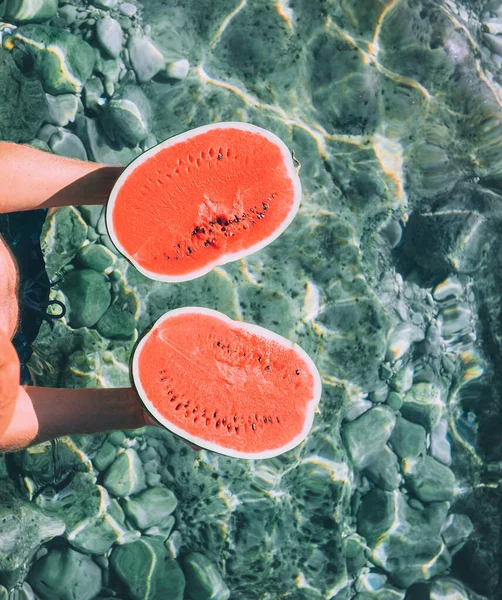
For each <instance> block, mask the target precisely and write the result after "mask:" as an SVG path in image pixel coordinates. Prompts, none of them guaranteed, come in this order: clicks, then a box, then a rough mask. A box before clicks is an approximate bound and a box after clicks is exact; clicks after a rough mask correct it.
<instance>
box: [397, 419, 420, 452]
mask: <svg viewBox="0 0 502 600" xmlns="http://www.w3.org/2000/svg"><path fill="white" fill-rule="evenodd" d="M425 436H426V432H425V429H424V428H423V427H422V426H421V425H417V424H416V423H412V422H411V421H407V420H406V419H403V418H402V417H398V418H397V419H396V425H395V427H394V429H393V430H392V433H391V435H390V438H389V442H390V443H391V445H392V448H393V449H394V452H395V453H396V454H397V455H398V456H399V457H400V458H416V457H417V456H420V455H421V454H422V455H423V454H425Z"/></svg>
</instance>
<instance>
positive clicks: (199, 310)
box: [131, 306, 322, 459]
mask: <svg viewBox="0 0 502 600" xmlns="http://www.w3.org/2000/svg"><path fill="white" fill-rule="evenodd" d="M184 314H202V315H207V316H210V317H214V318H216V319H219V320H221V321H223V322H224V323H226V324H229V325H231V326H232V327H233V328H240V329H244V330H246V331H249V332H251V333H254V334H256V335H258V336H260V337H264V338H266V339H269V340H273V341H274V342H278V343H279V344H281V345H282V346H284V347H286V348H288V349H293V350H294V351H295V352H296V353H297V354H298V355H299V356H300V358H301V359H302V360H304V361H305V363H306V365H307V366H308V368H309V370H310V372H311V374H312V377H313V379H314V390H313V395H312V399H311V400H310V402H309V403H308V405H307V416H306V419H305V423H304V425H303V429H302V431H301V432H300V433H299V434H298V435H297V436H296V437H295V438H293V439H292V440H291V441H290V442H288V443H287V444H286V445H285V446H283V447H281V448H275V449H273V450H268V451H265V452H255V453H248V452H239V451H237V450H232V449H231V448H226V447H225V446H220V445H219V444H214V443H212V442H208V441H207V440H205V439H202V438H199V437H197V436H194V435H189V434H187V432H186V431H185V430H184V429H182V428H180V427H178V426H177V425H174V424H172V423H170V422H169V421H168V419H166V417H165V416H164V415H162V414H161V413H160V412H159V411H158V410H157V409H156V408H155V407H154V406H153V405H152V403H151V402H150V400H149V399H148V396H147V394H146V392H145V390H144V388H143V385H142V384H141V380H140V376H139V371H138V360H139V356H140V354H141V350H142V348H143V346H144V344H145V343H146V342H147V340H148V338H149V337H150V335H152V334H153V332H154V331H155V330H156V329H157V328H158V326H159V325H160V324H161V323H163V322H164V321H166V320H167V319H170V318H172V317H175V316H178V315H184ZM131 375H132V380H133V384H134V387H135V388H136V392H137V394H138V395H139V397H140V399H141V401H142V403H143V405H144V406H145V408H146V410H147V411H148V413H149V414H150V415H151V416H152V417H153V418H154V419H155V420H156V421H158V422H159V423H160V424H161V425H163V426H164V427H165V428H166V429H168V430H169V431H172V432H173V433H175V434H176V435H178V436H180V437H182V438H184V439H185V440H188V441H189V442H192V443H193V444H196V445H197V446H200V447H201V448H204V449H206V450H212V451H213V452H218V453H219V454H224V455H226V456H232V457H234V458H247V459H261V458H273V457H274V456H278V455H280V454H283V453H284V452H287V451H288V450H291V449H292V448H295V447H296V446H298V444H300V442H302V441H303V440H304V439H305V438H306V437H307V435H308V433H309V431H310V429H311V428H312V423H313V421H314V414H315V411H316V409H317V406H318V404H319V400H320V399H321V393H322V384H321V377H320V375H319V371H318V370H317V367H316V366H315V364H314V362H313V361H312V359H311V358H310V356H309V355H308V354H307V353H306V352H305V350H303V349H302V348H301V347H300V346H298V344H295V343H293V342H292V341H290V340H288V339H286V338H284V337H282V336H280V335H278V334H277V333H274V332H273V331H269V330H268V329H265V328H264V327H260V326H259V325H253V324H251V323H242V322H240V321H234V320H233V319H231V318H230V317H227V316H226V315H224V314H222V313H220V312H218V311H216V310H211V309H210V308H203V307H199V306H188V307H185V308H177V309H175V310H171V311H169V312H167V313H166V314H165V315H163V316H162V317H160V319H158V320H157V321H156V322H155V323H154V325H153V326H152V328H151V329H150V330H149V331H148V333H146V334H145V335H144V336H143V337H142V338H141V339H140V340H139V342H138V344H137V345H136V348H135V349H134V352H133V355H132V358H131Z"/></svg>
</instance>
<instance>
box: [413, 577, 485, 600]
mask: <svg viewBox="0 0 502 600" xmlns="http://www.w3.org/2000/svg"><path fill="white" fill-rule="evenodd" d="M406 599H407V600H476V599H477V600H482V598H481V596H477V595H474V594H472V592H471V591H470V590H468V589H467V588H466V587H465V586H464V585H462V583H461V582H460V581H458V580H456V579H453V578H450V577H445V578H441V579H436V580H435V581H431V582H430V583H424V584H420V585H417V586H415V587H413V588H412V589H411V590H409V593H408V594H407V595H406Z"/></svg>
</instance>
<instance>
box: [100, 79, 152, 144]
mask: <svg viewBox="0 0 502 600" xmlns="http://www.w3.org/2000/svg"><path fill="white" fill-rule="evenodd" d="M150 112H151V111H150V102H149V100H148V98H147V97H146V96H145V94H144V93H143V91H142V90H141V89H140V88H138V87H135V86H131V85H129V86H126V87H124V88H123V89H121V90H120V91H119V92H117V93H116V94H114V96H113V97H112V98H111V100H110V101H109V102H108V104H107V105H106V109H105V112H104V113H103V119H102V124H103V127H104V129H105V131H106V134H107V135H108V137H109V138H110V139H111V140H112V141H117V140H122V141H123V142H124V143H126V144H127V145H128V146H130V147H134V146H136V145H137V144H139V143H140V142H141V141H143V140H144V139H145V138H146V137H147V136H148V133H149V125H150Z"/></svg>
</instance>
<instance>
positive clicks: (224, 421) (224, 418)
mask: <svg viewBox="0 0 502 600" xmlns="http://www.w3.org/2000/svg"><path fill="white" fill-rule="evenodd" d="M221 422H222V423H223V425H225V423H226V422H227V418H226V417H223V419H222V420H221Z"/></svg>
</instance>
